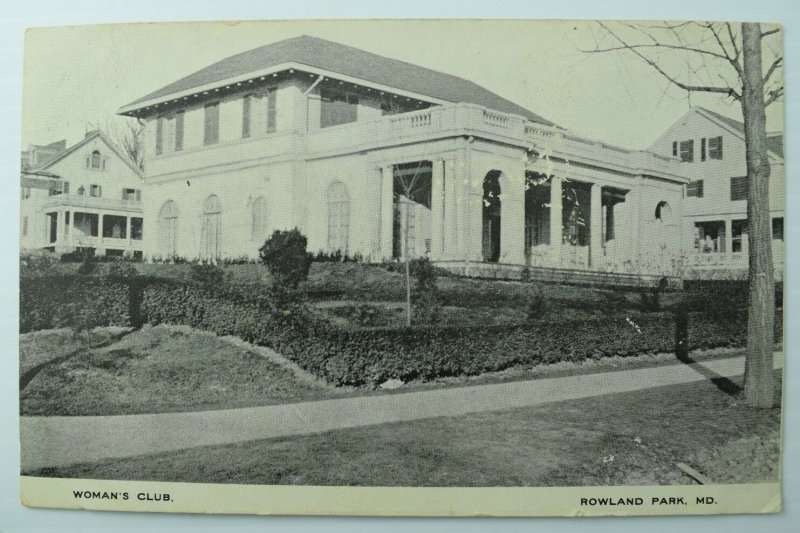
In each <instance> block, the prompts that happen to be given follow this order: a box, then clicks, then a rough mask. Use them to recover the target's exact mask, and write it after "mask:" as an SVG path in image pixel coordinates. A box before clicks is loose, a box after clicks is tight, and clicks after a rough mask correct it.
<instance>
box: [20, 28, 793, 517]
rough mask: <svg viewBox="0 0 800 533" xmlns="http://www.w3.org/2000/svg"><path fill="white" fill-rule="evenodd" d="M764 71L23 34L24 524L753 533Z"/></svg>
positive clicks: (547, 36)
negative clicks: (523, 524) (735, 531)
mask: <svg viewBox="0 0 800 533" xmlns="http://www.w3.org/2000/svg"><path fill="white" fill-rule="evenodd" d="M512 36H513V38H511V37H512ZM782 41H783V32H782V28H781V27H780V26H779V25H777V24H772V23H770V24H767V23H756V22H706V21H693V22H685V21H641V22H632V21H626V22H618V21H522V20H517V21H503V20H493V21H487V20H435V21H434V20H372V21H352V20H340V21H334V20H328V21H304V22H298V21H273V22H266V21H249V22H241V21H240V22H202V23H147V24H144V23H143V24H118V25H99V26H73V27H52V28H33V29H30V30H28V32H27V34H26V38H25V58H24V78H23V81H24V83H23V113H22V146H21V147H20V216H19V239H20V251H19V253H20V257H19V265H20V279H19V289H20V300H19V301H20V309H19V312H20V315H19V317H20V323H19V372H20V378H19V402H20V443H21V478H20V483H21V499H22V502H23V503H24V504H25V505H28V506H32V507H57V508H81V509H95V510H118V511H150V512H191V513H252V514H311V515H319V514H322V515H329V514H342V515H389V516H391V515H405V516H410V515H412V516H476V515H480V516H537V515H538V516H584V515H652V514H723V513H774V512H778V511H780V509H781V484H780V481H781V435H782V431H781V420H782V415H781V407H782V397H783V389H782V386H783V380H782V377H783V362H784V354H783V350H784V344H783V334H784V331H783V322H784V320H783V294H784V286H783V279H784V264H785V262H784V256H785V249H784V215H785V213H784V211H785V192H784V186H785V177H784V120H783V114H784V107H783V106H784V100H783V95H784V91H783V48H782Z"/></svg>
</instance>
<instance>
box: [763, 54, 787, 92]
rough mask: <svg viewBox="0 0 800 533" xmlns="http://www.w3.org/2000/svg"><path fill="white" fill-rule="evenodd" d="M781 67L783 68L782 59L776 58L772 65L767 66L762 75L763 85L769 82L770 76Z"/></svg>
mask: <svg viewBox="0 0 800 533" xmlns="http://www.w3.org/2000/svg"><path fill="white" fill-rule="evenodd" d="M782 66H783V58H782V57H779V58H776V59H775V61H773V62H772V64H771V65H770V66H769V69H767V73H766V74H764V85H766V84H767V83H768V82H769V79H770V78H771V77H772V74H773V73H774V72H775V71H776V70H777V69H778V68H780V67H782Z"/></svg>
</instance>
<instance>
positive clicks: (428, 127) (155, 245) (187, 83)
mask: <svg viewBox="0 0 800 533" xmlns="http://www.w3.org/2000/svg"><path fill="white" fill-rule="evenodd" d="M118 112H119V113H120V114H122V115H126V116H130V117H136V118H137V119H139V120H141V121H143V122H144V123H145V124H146V128H145V139H146V141H145V142H146V155H145V157H146V160H147V162H148V164H147V169H146V174H145V190H146V196H145V202H144V219H145V234H147V235H148V238H147V239H146V240H145V255H146V256H149V257H172V256H183V257H200V258H207V259H214V258H218V257H223V256H228V257H237V256H250V257H253V256H256V255H257V252H258V248H259V247H260V246H261V244H262V243H263V242H264V240H265V238H266V237H267V236H268V235H270V234H271V232H272V231H273V230H275V229H288V228H293V227H298V228H299V229H300V230H301V231H302V232H303V233H304V234H305V235H307V236H308V240H309V248H310V249H311V250H312V251H316V250H323V251H327V252H335V251H339V252H342V253H346V254H349V255H356V254H357V255H361V256H363V257H365V258H367V259H370V260H374V261H380V260H382V259H392V258H399V257H409V256H410V257H414V256H422V255H424V256H428V257H430V258H431V259H432V260H434V261H436V262H438V263H439V264H440V265H442V266H444V267H447V268H451V269H467V270H469V269H470V265H472V268H478V270H479V269H480V266H481V265H490V266H491V265H497V264H504V265H509V267H511V268H522V266H524V265H529V266H532V267H557V268H570V269H581V270H588V271H621V272H622V271H624V272H642V271H647V272H652V273H656V274H658V273H661V274H663V273H667V272H668V271H669V269H670V268H671V266H672V265H671V253H670V252H671V251H672V250H674V249H676V248H679V247H680V244H681V235H680V220H681V217H682V208H681V202H682V196H683V188H684V185H685V183H686V182H687V181H688V180H687V179H686V178H685V177H684V176H683V175H681V173H680V167H681V165H680V162H679V160H678V159H677V158H676V157H674V156H672V155H671V154H654V153H651V152H647V151H634V150H627V149H623V148H619V147H615V146H610V145H607V144H604V143H602V142H600V141H598V140H595V139H589V138H586V137H582V136H580V135H576V134H574V133H571V132H569V131H567V130H565V129H563V128H560V127H558V126H557V125H555V124H553V123H552V122H551V121H549V120H547V119H546V118H544V117H542V116H541V115H539V114H537V113H535V112H533V111H530V110H528V109H526V108H524V107H522V106H520V105H518V104H516V103H514V102H511V101H509V100H507V99H505V98H503V97H501V96H500V95H498V94H496V93H494V92H492V91H489V90H487V89H485V88H483V87H481V86H479V85H477V84H475V83H473V82H471V81H468V80H465V79H463V78H459V77H456V76H452V75H449V74H445V73H442V72H437V71H434V70H431V69H427V68H424V67H421V66H417V65H412V64H410V63H407V62H403V61H398V60H394V59H390V58H386V57H382V56H379V55H376V54H372V53H370V52H367V51H364V50H359V49H356V48H353V47H350V46H345V45H342V44H339V43H335V42H331V41H327V40H323V39H318V38H315V37H309V36H301V37H297V38H293V39H287V40H284V41H280V42H276V43H273V44H269V45H266V46H263V47H260V48H256V49H254V50H249V51H246V52H243V53H241V54H237V55H234V56H231V57H228V58H226V59H222V60H221V61H219V62H217V63H214V64H212V65H210V66H208V67H206V68H204V69H202V70H200V71H198V72H196V73H194V74H191V75H189V76H186V77H184V78H182V79H180V80H177V81H175V82H174V83H171V84H169V85H167V86H165V87H163V88H161V89H158V90H156V91H154V92H152V93H150V94H148V95H146V96H144V97H142V98H139V99H138V100H136V101H134V102H131V103H129V104H127V105H124V106H123V107H122V108H120V110H119V111H118Z"/></svg>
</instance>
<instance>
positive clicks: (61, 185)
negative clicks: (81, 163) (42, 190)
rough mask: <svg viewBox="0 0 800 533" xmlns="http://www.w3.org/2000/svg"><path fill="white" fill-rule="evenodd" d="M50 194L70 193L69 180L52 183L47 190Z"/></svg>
mask: <svg viewBox="0 0 800 533" xmlns="http://www.w3.org/2000/svg"><path fill="white" fill-rule="evenodd" d="M47 194H48V196H55V195H57V194H69V182H68V181H57V182H53V183H51V184H50V189H49V190H48V191H47Z"/></svg>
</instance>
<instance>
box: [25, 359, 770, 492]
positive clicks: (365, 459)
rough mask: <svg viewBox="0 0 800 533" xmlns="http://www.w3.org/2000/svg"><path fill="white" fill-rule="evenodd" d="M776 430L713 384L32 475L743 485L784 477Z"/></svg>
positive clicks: (765, 416) (763, 415) (764, 413)
mask: <svg viewBox="0 0 800 533" xmlns="http://www.w3.org/2000/svg"><path fill="white" fill-rule="evenodd" d="M778 376H779V373H778ZM778 384H779V385H780V381H778ZM779 399H780V386H779V387H778V390H777V391H776V401H779ZM779 427H780V409H779V408H774V409H770V410H755V409H751V408H748V407H746V406H744V405H743V404H742V403H741V401H740V399H739V398H738V397H735V396H729V395H727V394H725V393H723V392H721V391H720V390H719V389H718V388H717V387H716V386H715V385H714V384H712V383H710V382H708V381H704V382H696V383H691V384H685V385H678V386H669V387H660V388H654V389H650V390H644V391H638V392H630V393H620V394H611V395H606V396H601V397H597V398H589V399H584V400H573V401H566V402H558V403H552V404H548V405H543V406H538V407H531V408H519V409H513V410H506V411H497V412H486V413H479V414H471V415H465V416H458V417H448V418H435V419H426V420H419V421H414V422H404V423H396V424H386V425H378V426H369V427H363V428H358V429H347V430H341V431H331V432H327V433H323V434H317V435H310V436H300V437H291V438H281V439H270V440H260V441H253V442H244V443H239V444H230V445H220V446H208V447H199V448H192V449H187V450H182V451H178V452H168V453H160V454H152V455H143V456H138V457H132V458H127V459H114V460H109V461H102V462H96V463H87V464H79V465H72V466H67V467H59V468H47V469H42V470H37V471H29V472H25V474H27V475H34V476H51V477H64V478H89V479H125V480H148V481H174V482H203V483H242V484H292V485H364V486H452V487H471V486H480V487H493V486H587V485H653V484H691V483H694V481H693V480H692V479H691V478H689V477H687V476H686V475H685V474H683V473H682V472H681V471H680V470H678V468H677V467H676V463H678V462H685V463H688V464H690V465H691V466H693V467H694V468H695V469H697V470H699V471H700V472H701V473H704V474H706V475H707V476H709V477H711V479H712V481H715V482H721V483H734V482H736V483H746V482H759V481H776V476H777V472H778V448H779V447H778V445H777V434H778V431H779Z"/></svg>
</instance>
